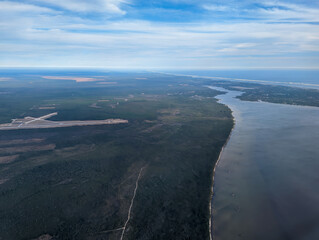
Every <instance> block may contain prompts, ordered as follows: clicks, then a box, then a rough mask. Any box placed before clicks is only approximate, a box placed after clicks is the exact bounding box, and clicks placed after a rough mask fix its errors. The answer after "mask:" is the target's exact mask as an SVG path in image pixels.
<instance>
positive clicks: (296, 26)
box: [0, 0, 319, 69]
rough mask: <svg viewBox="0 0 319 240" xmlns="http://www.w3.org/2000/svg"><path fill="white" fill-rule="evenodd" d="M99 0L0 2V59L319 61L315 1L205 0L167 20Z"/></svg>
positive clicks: (24, 62) (58, 62) (230, 64)
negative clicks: (234, 0)
mask: <svg viewBox="0 0 319 240" xmlns="http://www.w3.org/2000/svg"><path fill="white" fill-rule="evenodd" d="M94 3H95V4H93V1H92V2H91V1H90V2H88V1H84V0H78V1H75V0H74V1H73V0H65V1H60V0H55V1H53V0H41V1H36V0H33V1H31V0H30V1H25V2H23V3H22V2H15V1H0V33H1V34H0V50H1V51H0V65H1V66H98V67H124V68H125V67H128V68H154V67H157V68H163V69H164V68H168V67H170V68H182V67H187V68H225V67H226V68H247V67H313V68H316V67H318V63H319V25H318V24H316V21H318V20H319V19H318V16H319V8H316V7H307V6H304V5H299V4H296V3H295V4H292V3H286V2H278V1H276V2H269V1H267V2H262V3H259V4H258V5H252V2H248V1H244V2H243V3H242V4H240V5H238V4H237V5H236V4H225V2H224V5H222V4H219V3H217V4H216V5H207V3H206V2H205V1H199V3H198V5H197V6H196V7H197V8H195V6H192V8H191V9H192V11H193V12H196V11H200V12H199V13H198V14H199V16H200V17H201V18H200V19H198V18H194V19H187V20H185V21H183V22H180V21H174V20H173V19H172V20H171V21H170V22H167V21H161V18H157V19H152V18H149V17H141V15H134V14H133V13H132V12H134V13H135V14H136V11H139V9H135V8H136V7H135V5H136V2H134V1H130V2H128V1H123V0H116V1H115V0H108V1H107V0H104V1H102V0H94ZM226 3H227V1H226ZM176 4H179V3H177V2H176V1H175V2H174V6H176ZM183 4H188V5H187V6H188V8H187V9H186V10H183V11H185V12H189V11H190V10H189V6H190V2H188V1H183ZM205 4H206V5H205ZM205 6H206V7H205ZM252 6H253V7H252ZM123 7H124V8H125V10H124V8H123ZM196 9H197V10H196ZM198 9H201V10H198ZM215 12H217V13H216V14H215ZM221 12H222V14H221ZM92 13H96V14H93V15H92ZM104 13H105V14H104ZM219 14H221V15H219ZM229 15H231V16H229ZM233 15H235V16H233Z"/></svg>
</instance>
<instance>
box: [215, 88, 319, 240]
mask: <svg viewBox="0 0 319 240" xmlns="http://www.w3.org/2000/svg"><path fill="white" fill-rule="evenodd" d="M215 89H216V88H215ZM217 89H218V88H217ZM239 94H240V92H235V91H230V92H228V93H227V94H225V95H220V96H218V98H219V99H220V101H221V102H222V103H224V104H227V105H228V106H229V107H230V108H231V109H232V110H233V114H234V117H235V120H236V125H235V128H234V130H233V133H232V136H231V138H230V141H229V142H228V144H227V146H226V148H225V149H224V151H223V153H222V156H221V159H220V161H219V164H218V166H217V168H216V172H215V183H214V193H215V194H214V197H213V226H214V227H213V228H214V229H213V235H214V240H228V239H229V240H235V239H253V240H262V239H267V240H269V239H271V240H276V239H296V240H297V239H309V240H310V239H311V240H313V239H319V174H318V171H319V108H315V107H300V106H290V105H282V104H271V103H264V102H246V101H240V100H238V99H236V98H234V97H235V96H238V95H239Z"/></svg>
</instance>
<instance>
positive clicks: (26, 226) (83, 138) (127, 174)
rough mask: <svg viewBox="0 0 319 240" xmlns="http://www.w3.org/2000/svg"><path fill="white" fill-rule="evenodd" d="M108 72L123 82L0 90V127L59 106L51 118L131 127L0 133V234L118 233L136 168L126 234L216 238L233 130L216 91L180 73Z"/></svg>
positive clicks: (70, 235) (132, 236)
mask: <svg viewBox="0 0 319 240" xmlns="http://www.w3.org/2000/svg"><path fill="white" fill-rule="evenodd" d="M109 75H110V76H109V78H112V81H115V80H116V81H117V82H118V84H117V85H116V86H101V85H98V84H95V83H90V85H88V83H85V84H82V83H81V84H75V83H74V84H71V83H66V85H65V86H63V83H61V82H59V83H57V85H53V84H52V85H51V83H50V84H49V83H48V84H45V83H42V84H39V86H38V87H29V86H23V84H20V85H19V87H15V88H13V87H10V86H6V87H5V88H2V89H1V92H8V94H2V95H0V101H1V103H3V104H2V105H1V107H0V116H1V117H0V122H1V123H4V122H8V121H10V119H11V118H16V117H24V116H41V115H44V114H46V113H50V112H53V111H57V112H58V113H59V114H58V115H57V116H55V117H53V118H52V119H50V120H61V121H62V120H63V121H65V120H94V119H106V118H122V119H128V120H129V123H128V124H119V125H102V126H83V127H71V128H56V129H37V130H18V131H17V130H15V131H2V132H1V134H0V176H1V177H0V220H1V224H0V239H6V240H11V239H36V238H38V237H40V236H44V235H46V236H47V237H48V239H49V237H50V236H51V237H53V239H120V238H121V234H122V231H123V230H122V229H121V228H122V227H123V226H124V225H125V222H126V221H127V218H128V212H129V207H130V204H131V203H132V197H133V195H134V190H135V188H136V183H137V179H138V175H139V173H141V175H140V179H139V182H138V188H137V191H136V197H135V199H134V202H133V205H132V210H131V218H130V219H129V221H128V223H127V226H126V229H125V232H124V239H208V238H209V236H208V234H209V231H208V221H209V210H208V207H209V195H210V186H211V178H212V171H213V167H214V164H215V162H216V160H217V158H218V155H219V152H220V150H221V148H222V146H223V145H224V143H225V141H226V139H227V138H228V136H229V133H230V131H231V128H232V126H233V119H232V115H231V112H230V110H229V109H228V108H227V107H226V106H224V105H222V104H219V103H217V102H216V99H215V98H214V97H215V96H216V95H217V94H219V92H217V91H214V90H210V89H207V88H204V87H202V86H201V85H199V84H195V83H194V82H193V79H187V78H182V77H180V78H179V77H176V78H175V77H171V76H166V75H158V74H144V75H143V74H139V75H134V74H124V73H123V74H113V75H111V74H109ZM136 76H138V77H139V78H144V77H147V80H145V79H140V80H139V79H138V80H132V79H135V78H136ZM15 84H17V83H15ZM70 85H72V86H70ZM43 107H44V108H45V109H43ZM47 107H49V108H50V109H46V108H47ZM52 108H54V109H52ZM41 146H42V147H41ZM52 146H53V147H52ZM22 149H24V151H22ZM141 169H142V171H141ZM109 230H115V231H109Z"/></svg>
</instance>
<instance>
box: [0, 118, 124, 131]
mask: <svg viewBox="0 0 319 240" xmlns="http://www.w3.org/2000/svg"><path fill="white" fill-rule="evenodd" d="M120 123H128V121H127V120H123V119H105V120H91V121H90V120H87V121H48V120H44V119H39V118H38V119H33V120H30V117H26V118H23V119H14V120H12V122H11V123H5V124H0V130H17V129H38V128H59V127H74V126H94V125H105V124H120Z"/></svg>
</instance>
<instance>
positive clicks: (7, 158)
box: [0, 154, 19, 164]
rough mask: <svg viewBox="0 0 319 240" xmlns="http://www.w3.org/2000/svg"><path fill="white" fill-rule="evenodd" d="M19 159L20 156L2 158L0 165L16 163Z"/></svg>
mask: <svg viewBox="0 0 319 240" xmlns="http://www.w3.org/2000/svg"><path fill="white" fill-rule="evenodd" d="M18 157H19V155H18V154H16V155H11V156H3V157H0V164H7V163H11V162H14V161H15V160H16V159H17V158H18Z"/></svg>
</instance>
